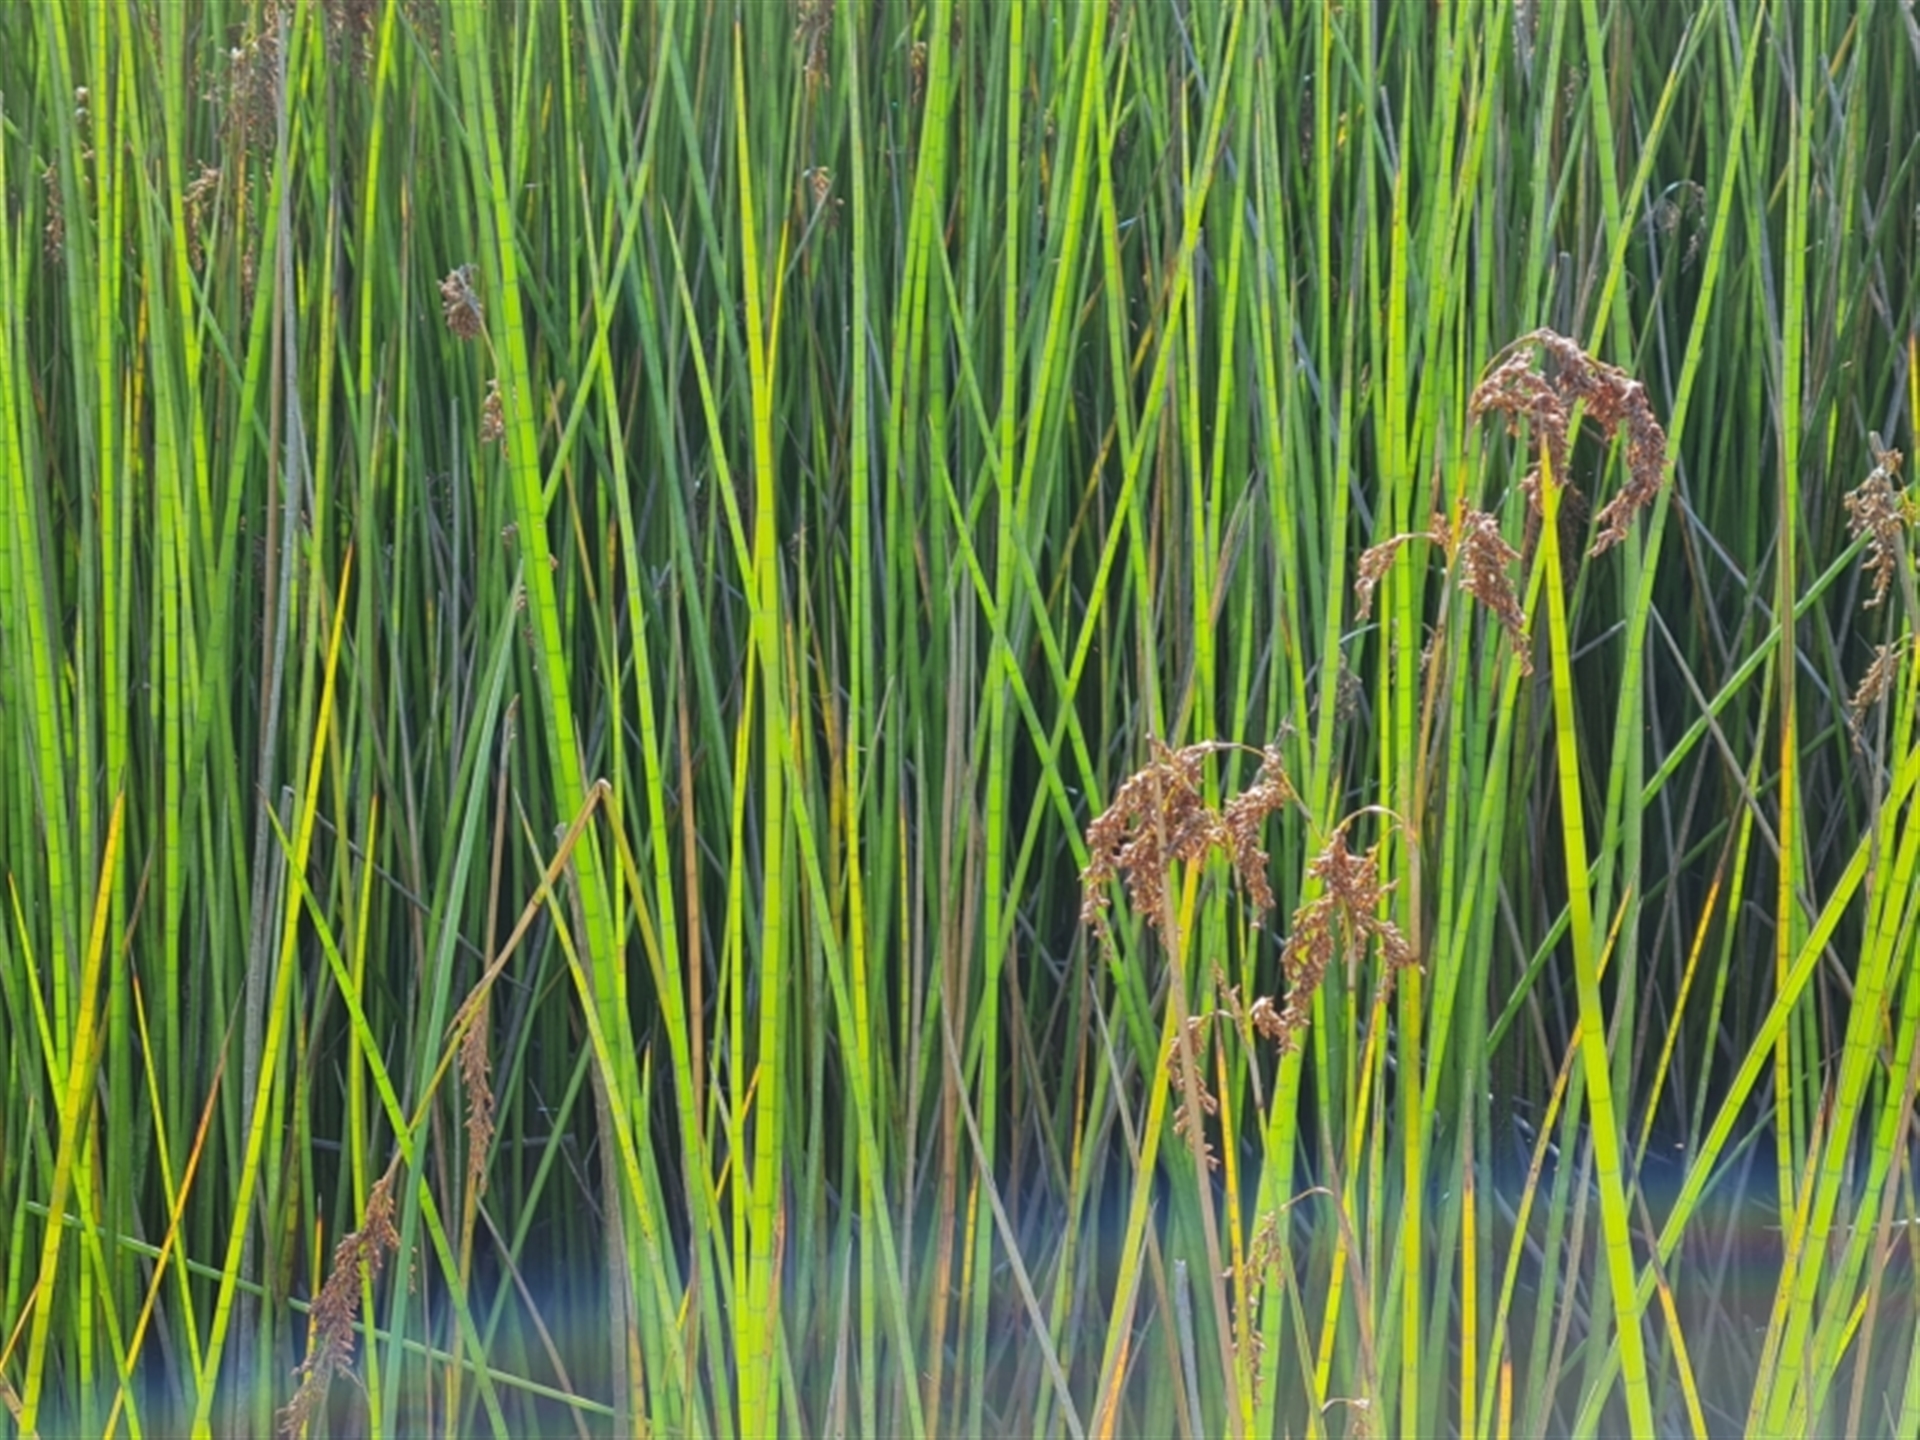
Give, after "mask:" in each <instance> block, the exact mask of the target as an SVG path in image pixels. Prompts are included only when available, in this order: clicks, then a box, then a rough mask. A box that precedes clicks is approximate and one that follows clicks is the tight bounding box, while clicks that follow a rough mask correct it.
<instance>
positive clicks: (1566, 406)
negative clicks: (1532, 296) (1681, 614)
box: [1468, 329, 1667, 557]
mask: <svg viewBox="0 0 1920 1440" xmlns="http://www.w3.org/2000/svg"><path fill="white" fill-rule="evenodd" d="M1512 352H1513V353H1512V354H1510V355H1509V356H1508V357H1507V358H1506V359H1505V360H1503V361H1502V362H1501V363H1500V364H1498V365H1496V366H1495V367H1494V368H1493V370H1492V371H1490V372H1489V373H1488V375H1487V377H1486V379H1484V380H1482V381H1481V382H1480V384H1479V385H1478V386H1476V387H1475V388H1474V392H1473V397H1472V400H1471V402H1470V403H1469V407H1468V409H1469V413H1470V414H1472V415H1473V417H1474V418H1475V419H1478V418H1479V417H1481V416H1483V415H1486V414H1489V413H1491V412H1493V411H1496V410H1498V411H1502V412H1504V413H1505V414H1506V415H1507V416H1508V417H1509V422H1510V424H1511V425H1514V426H1517V425H1518V423H1519V421H1520V420H1521V418H1522V417H1524V418H1525V419H1527V420H1528V421H1529V422H1531V424H1532V426H1533V429H1534V432H1535V435H1536V436H1537V437H1538V440H1539V443H1540V444H1541V445H1542V446H1544V447H1545V450H1546V453H1547V456H1548V458H1549V459H1551V460H1552V462H1553V473H1554V475H1555V476H1556V477H1557V478H1558V479H1559V480H1560V482H1561V483H1563V484H1564V483H1565V479H1566V476H1567V473H1568V472H1567V434H1568V429H1569V427H1570V426H1571V424H1572V419H1573V411H1574V407H1575V406H1576V405H1584V406H1585V407H1586V414H1587V415H1588V417H1589V418H1590V419H1592V420H1593V422H1594V423H1595V424H1596V425H1598V426H1599V427H1600V429H1601V430H1602V432H1604V433H1605V434H1606V435H1607V436H1608V437H1609V438H1611V437H1612V436H1613V434H1614V433H1615V432H1616V431H1618V430H1622V429H1624V430H1625V431H1626V434H1627V483H1626V484H1625V485H1623V486H1621V487H1620V493H1619V494H1617V495H1615V496H1614V497H1613V499H1611V500H1609V501H1608V502H1607V503H1606V504H1605V505H1604V506H1602V507H1601V509H1600V513H1599V514H1598V515H1597V516H1595V517H1594V518H1595V519H1596V520H1597V521H1598V522H1599V525H1600V533H1599V534H1598V535H1597V536H1595V537H1594V541H1593V546H1592V548H1591V549H1589V550H1588V551H1587V554H1588V556H1589V557H1591V556H1594V555H1599V554H1601V553H1602V552H1603V551H1606V550H1609V549H1611V548H1612V547H1613V546H1615V545H1617V544H1619V543H1620V542H1621V541H1622V540H1624V539H1626V538H1627V529H1628V527H1629V526H1630V525H1631V524H1632V523H1633V517H1634V516H1635V515H1637V514H1638V513H1639V512H1640V511H1641V510H1642V509H1643V508H1645V506H1646V505H1647V504H1648V503H1650V502H1651V501H1652V500H1653V498H1654V496H1655V495H1657V494H1659V493H1660V483H1661V480H1662V478H1663V477H1664V475H1665V473H1666V460H1667V432H1666V431H1665V430H1663V429H1661V428H1660V422H1659V421H1657V420H1655V419H1654V418H1653V407H1652V406H1650V405H1649V404H1648V403H1647V392H1646V387H1645V386H1643V385H1641V383H1640V382H1639V381H1638V380H1635V379H1634V378H1633V377H1632V376H1631V375H1629V374H1627V372H1626V371H1624V370H1622V369H1620V368H1619V367H1617V366H1614V365H1608V364H1606V363H1604V362H1603V361H1599V360H1596V359H1594V358H1593V357H1592V356H1591V355H1589V354H1587V353H1586V351H1584V350H1582V349H1581V348H1580V347H1579V346H1578V345H1577V344H1575V343H1574V342H1573V341H1571V340H1569V339H1568V338H1567V337H1566V336H1564V335H1561V334H1559V333H1557V332H1556V331H1553V330H1546V329H1540V330H1533V331H1530V332H1529V333H1527V334H1525V335H1522V336H1521V337H1520V338H1519V339H1518V340H1516V341H1515V342H1514V343H1513V346H1512ZM1537 355H1545V356H1546V357H1547V359H1548V360H1549V361H1551V362H1552V365H1553V371H1552V373H1551V374H1543V373H1541V372H1540V371H1539V370H1536V369H1535V368H1534V360H1535V358H1536V356H1537ZM1524 486H1525V489H1526V492H1527V496H1528V498H1529V500H1530V501H1531V502H1532V504H1533V509H1534V512H1535V513H1536V514H1538V513H1540V511H1541V503H1540V474H1539V471H1538V470H1537V469H1536V470H1534V471H1533V472H1531V473H1530V474H1529V475H1528V476H1527V478H1526V481H1525V482H1524Z"/></svg>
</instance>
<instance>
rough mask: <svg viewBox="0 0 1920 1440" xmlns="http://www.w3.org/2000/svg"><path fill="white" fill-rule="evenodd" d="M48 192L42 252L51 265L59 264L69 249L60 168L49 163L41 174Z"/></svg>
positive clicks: (41, 233)
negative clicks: (62, 201)
mask: <svg viewBox="0 0 1920 1440" xmlns="http://www.w3.org/2000/svg"><path fill="white" fill-rule="evenodd" d="M40 183H41V184H42V185H44V186H45V187H46V192H47V224H46V228H45V229H44V230H42V231H41V232H40V253H41V254H43V255H45V256H46V257H47V263H48V264H49V265H58V264H59V263H60V257H61V256H62V255H64V254H66V250H67V212H66V210H65V208H64V206H63V205H62V203H61V200H60V170H59V167H58V166H54V165H49V166H47V168H46V169H45V170H43V171H42V172H41V174H40Z"/></svg>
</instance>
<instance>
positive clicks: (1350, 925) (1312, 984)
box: [1254, 826, 1414, 1049]
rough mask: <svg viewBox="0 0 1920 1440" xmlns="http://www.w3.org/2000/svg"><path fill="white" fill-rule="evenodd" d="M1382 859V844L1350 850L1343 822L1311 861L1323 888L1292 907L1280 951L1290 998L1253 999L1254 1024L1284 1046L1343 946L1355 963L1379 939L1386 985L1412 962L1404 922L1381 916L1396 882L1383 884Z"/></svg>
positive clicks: (1302, 1022) (1290, 1040) (1311, 871)
mask: <svg viewBox="0 0 1920 1440" xmlns="http://www.w3.org/2000/svg"><path fill="white" fill-rule="evenodd" d="M1379 860H1380V847H1379V846H1378V845H1375V846H1374V847H1373V848H1372V849H1370V850H1367V851H1365V852H1364V853H1362V854H1359V855H1355V854H1354V853H1353V852H1352V851H1350V850H1349V849H1348V848H1347V834H1346V829H1345V827H1344V826H1343V827H1341V828H1340V829H1337V830H1335V831H1334V832H1333V838H1332V839H1330V840H1329V841H1328V842H1327V845H1326V848H1325V849H1324V850H1322V851H1321V852H1320V853H1319V854H1318V855H1316V856H1315V857H1314V858H1313V861H1312V863H1311V864H1309V865H1308V866H1307V873H1308V874H1309V875H1310V876H1312V877H1313V878H1314V879H1316V880H1318V881H1320V882H1321V884H1322V886H1323V887H1324V888H1323V889H1322V891H1321V893H1320V895H1319V896H1318V897H1316V898H1315V899H1312V900H1309V901H1308V902H1307V903H1306V904H1304V905H1302V906H1301V907H1300V908H1299V909H1298V910H1296V911H1294V912H1293V934H1292V935H1291V936H1289V937H1288V939H1287V943H1286V944H1285V945H1284V946H1283V947H1282V948H1281V951H1280V965H1281V969H1282V970H1283V971H1284V972H1285V974H1286V977H1287V999H1286V1003H1285V1005H1284V1006H1282V1007H1281V1008H1280V1010H1279V1011H1278V1013H1277V1014H1276V1013H1274V1011H1273V1009H1272V1005H1271V1002H1268V1003H1267V1005H1266V1008H1265V1010H1264V1011H1263V1010H1262V1005H1261V1002H1259V1001H1256V1002H1255V1003H1254V1023H1255V1025H1256V1027H1257V1028H1258V1029H1259V1030H1260V1032H1261V1033H1262V1034H1264V1035H1268V1036H1270V1037H1271V1038H1273V1039H1275V1040H1276V1041H1277V1042H1278V1043H1279V1044H1280V1046H1281V1048H1282V1049H1287V1048H1291V1047H1292V1046H1293V1045H1294V1044H1295V1043H1297V1042H1298V1040H1299V1035H1300V1032H1301V1031H1302V1030H1304V1029H1305V1028H1306V1026H1307V1020H1308V1017H1309V1014H1310V1007H1311V1005H1312V1002H1313V992H1314V991H1315V990H1318V989H1319V988H1320V982H1321V981H1322V980H1324V979H1325V978H1326V974H1327V967H1328V966H1329V965H1331V964H1332V963H1333V958H1334V955H1335V952H1336V949H1337V948H1339V947H1341V946H1343V945H1344V948H1345V949H1346V951H1347V955H1348V958H1349V962H1350V963H1353V962H1357V960H1358V958H1359V952H1360V951H1361V950H1362V949H1363V948H1364V947H1365V946H1366V945H1367V944H1368V943H1370V942H1371V943H1376V944H1378V945H1379V947H1380V958H1381V960H1382V961H1383V962H1385V967H1386V972H1385V974H1384V975H1383V976H1382V980H1381V983H1382V984H1383V985H1385V984H1388V983H1391V980H1392V977H1393V975H1394V972H1396V971H1398V970H1401V969H1404V968H1405V967H1406V966H1408V965H1411V964H1413V963H1414V954H1413V948H1412V947H1411V946H1410V945H1408V944H1407V940H1406V936H1405V935H1403V934H1402V933H1401V931H1400V927H1399V926H1398V925H1396V924H1394V923H1393V922H1392V921H1391V920H1384V919H1382V918H1381V917H1380V914H1379V910H1380V900H1381V897H1382V896H1383V895H1384V894H1385V893H1386V891H1387V890H1389V889H1390V888H1392V887H1391V886H1384V885H1382V884H1381V883H1380V866H1379Z"/></svg>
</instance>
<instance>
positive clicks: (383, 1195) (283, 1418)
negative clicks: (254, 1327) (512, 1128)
mask: <svg viewBox="0 0 1920 1440" xmlns="http://www.w3.org/2000/svg"><path fill="white" fill-rule="evenodd" d="M393 1178H394V1171H392V1170H389V1171H388V1172H387V1173H386V1174H385V1175H382V1176H381V1177H380V1179H379V1180H377V1181H376V1182H375V1183H374V1187H373V1189H372V1191H371V1192H370V1193H369V1194H368V1196H367V1218H366V1220H365V1222H364V1223H363V1224H362V1225H361V1226H360V1228H359V1229H358V1230H352V1231H349V1232H348V1233H347V1234H345V1235H342V1236H341V1237H340V1240H339V1243H337V1244H336V1245H335V1246H334V1247H333V1268H332V1270H330V1271H329V1272H328V1274H327V1283H326V1284H325V1285H323V1286H321V1287H320V1298H319V1299H317V1300H315V1301H314V1302H313V1313H312V1317H311V1322H310V1324H311V1334H312V1343H311V1344H310V1345H309V1347H308V1349H307V1358H306V1359H305V1360H303V1361H301V1362H300V1366H299V1368H298V1369H296V1370H295V1371H294V1374H295V1375H297V1376H298V1377H299V1380H300V1388H299V1389H297V1390H295V1391H294V1394H293V1399H291V1400H289V1401H288V1402H287V1408H286V1409H284V1410H282V1411H281V1412H280V1431H281V1433H282V1434H283V1435H297V1434H299V1433H300V1431H301V1430H302V1429H303V1428H304V1427H305V1426H306V1425H307V1424H308V1422H309V1421H311V1420H313V1419H314V1418H315V1417H316V1416H317V1415H318V1414H319V1413H320V1410H321V1407H322V1406H324V1405H325V1404H326V1403H327V1387H328V1386H329V1385H331V1384H332V1383H333V1377H334V1376H335V1375H337V1374H339V1373H340V1372H341V1371H342V1370H345V1369H346V1368H347V1367H348V1366H349V1365H351V1364H352V1363H353V1315H354V1311H355V1310H356V1309H357V1308H358V1307H359V1303H360V1267H361V1266H362V1265H364V1266H366V1267H367V1275H368V1278H369V1279H373V1278H377V1277H378V1276H379V1274H380V1269H381V1267H382V1266H383V1265H385V1264H386V1261H387V1257H388V1256H389V1255H391V1254H393V1253H394V1252H395V1251H397V1250H398V1249H399V1248H400V1233H399V1231H397V1230H395V1229H394V1228H393Z"/></svg>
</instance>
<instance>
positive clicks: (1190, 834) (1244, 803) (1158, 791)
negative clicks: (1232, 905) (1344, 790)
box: [1080, 740, 1294, 936]
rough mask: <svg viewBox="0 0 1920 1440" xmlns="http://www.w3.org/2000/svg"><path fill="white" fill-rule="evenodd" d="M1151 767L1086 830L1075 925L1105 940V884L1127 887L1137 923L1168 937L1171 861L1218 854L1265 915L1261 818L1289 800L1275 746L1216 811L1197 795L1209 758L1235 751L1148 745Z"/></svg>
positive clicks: (1217, 746) (1268, 901) (1267, 895)
mask: <svg viewBox="0 0 1920 1440" xmlns="http://www.w3.org/2000/svg"><path fill="white" fill-rule="evenodd" d="M1150 743H1151V745H1152V757H1153V758H1152V759H1151V760H1149V761H1148V762H1147V764H1146V765H1145V766H1144V767H1143V768H1142V769H1140V770H1139V771H1138V772H1136V773H1135V774H1134V775H1132V776H1130V777H1129V778H1128V780H1127V781H1126V783H1125V784H1123V785H1122V786H1121V787H1120V789H1119V791H1118V792H1117V793H1116V794H1115V795H1114V797H1113V803H1112V804H1110V805H1109V806H1107V808H1106V810H1105V811H1103V812H1102V813H1101V814H1100V815H1099V816H1098V817H1097V818H1096V819H1095V820H1094V821H1093V823H1092V824H1091V825H1089V826H1088V827H1087V850H1088V856H1089V858H1088V860H1087V868H1086V869H1085V870H1083V871H1082V872H1081V874H1080V885H1081V904H1080V918H1081V919H1082V920H1084V921H1085V922H1086V923H1087V924H1088V925H1089V926H1090V927H1092V928H1093V929H1094V930H1095V931H1096V932H1098V933H1099V934H1101V935H1103V936H1104V935H1105V933H1106V914H1107V907H1108V904H1109V900H1108V897H1107V891H1106V887H1107V884H1108V882H1109V881H1112V880H1114V879H1116V878H1120V879H1124V880H1125V881H1126V885H1127V897H1128V899H1129V900H1131V901H1132V903H1133V908H1134V909H1135V910H1136V911H1138V912H1139V914H1140V916H1141V918H1143V919H1144V920H1146V921H1147V922H1148V923H1150V924H1151V925H1153V926H1154V927H1155V928H1156V929H1160V930H1161V931H1162V933H1164V932H1165V927H1166V926H1168V925H1169V924H1171V923H1172V917H1171V916H1169V915H1167V914H1166V913H1165V910H1166V905H1165V891H1164V886H1165V879H1166V869H1167V866H1168V865H1169V864H1171V863H1172V862H1173V861H1175V860H1184V861H1188V862H1193V861H1198V860H1204V859H1205V858H1206V856H1207V854H1208V852H1209V851H1211V850H1215V849H1218V850H1220V851H1222V852H1223V853H1224V854H1226V855H1227V856H1228V857H1229V858H1230V859H1231V860H1232V861H1233V867H1234V873H1235V874H1236V875H1237V876H1238V877H1239V880H1240V884H1241V885H1242V886H1243V887H1245V889H1246V891H1247V897H1248V899H1249V900H1251V901H1252V902H1253V903H1254V905H1255V906H1256V907H1257V908H1258V909H1260V910H1262V911H1264V910H1266V909H1268V908H1270V907H1271V906H1272V904H1273V887H1272V885H1271V884H1270V883H1269V882H1268V880H1267V852H1266V851H1265V850H1264V849H1262V848H1261V845H1260V826H1261V824H1262V822H1263V821H1265V819H1266V817H1267V816H1268V815H1270V814H1272V813H1273V812H1274V811H1275V810H1278V809H1280V808H1281V807H1282V806H1284V805H1286V804H1287V803H1288V802H1289V801H1290V800H1292V799H1293V796H1294V790H1293V786H1292V784H1291V783H1290V782H1289V781H1288V779H1287V775H1286V770H1285V768H1284V766H1283V765H1282V764H1281V757H1280V750H1279V747H1278V746H1277V745H1269V746H1267V747H1266V748H1265V749H1264V750H1262V751H1261V761H1260V769H1259V770H1258V771H1257V772H1256V773H1255V775H1254V777H1253V783H1252V784H1251V785H1249V786H1248V787H1247V788H1246V789H1245V790H1243V791H1242V792H1241V793H1240V794H1238V795H1236V796H1235V797H1234V798H1233V799H1231V800H1229V801H1228V802H1227V803H1226V805H1225V806H1223V807H1222V808H1221V809H1220V810H1214V809H1213V808H1212V807H1211V806H1209V805H1208V804H1207V802H1206V799H1205V797H1204V796H1203V794H1202V786H1203V785H1204V783H1205V774H1204V770H1203V766H1204V764H1205V761H1206V758H1207V757H1208V756H1209V755H1212V754H1214V753H1216V752H1218V751H1222V750H1230V749H1237V748H1239V747H1237V746H1233V745H1230V744H1228V743H1226V742H1223V741H1218V740H1206V741H1201V742H1199V743H1197V744H1193V745H1187V746H1184V747H1182V748H1181V749H1178V750H1174V749H1171V748H1170V747H1168V746H1167V745H1165V744H1163V743H1162V742H1160V741H1158V740H1154V741H1152V742H1150Z"/></svg>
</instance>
